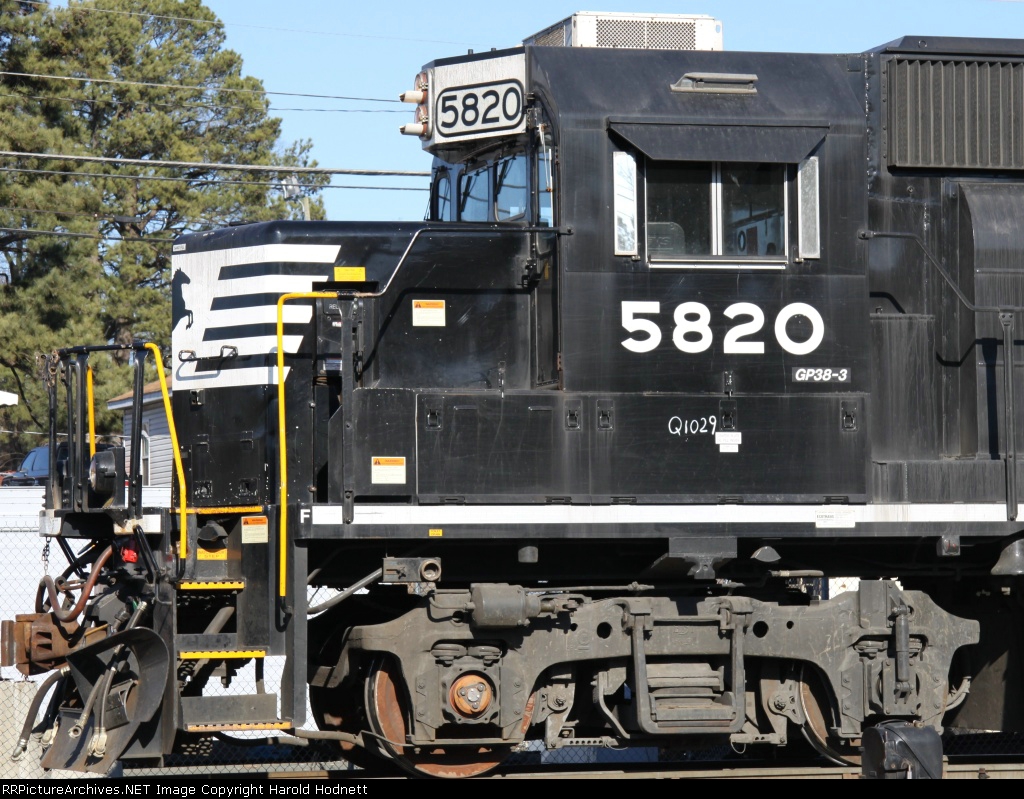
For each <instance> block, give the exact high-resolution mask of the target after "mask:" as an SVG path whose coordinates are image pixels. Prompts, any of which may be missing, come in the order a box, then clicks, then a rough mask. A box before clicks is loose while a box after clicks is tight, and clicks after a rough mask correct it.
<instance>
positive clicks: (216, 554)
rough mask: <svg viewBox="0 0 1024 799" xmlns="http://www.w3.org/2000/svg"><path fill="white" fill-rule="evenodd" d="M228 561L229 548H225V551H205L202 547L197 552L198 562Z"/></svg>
mask: <svg viewBox="0 0 1024 799" xmlns="http://www.w3.org/2000/svg"><path fill="white" fill-rule="evenodd" d="M227 559H228V549H227V547H224V548H223V549H203V548H202V547H199V549H197V550H196V560H227Z"/></svg>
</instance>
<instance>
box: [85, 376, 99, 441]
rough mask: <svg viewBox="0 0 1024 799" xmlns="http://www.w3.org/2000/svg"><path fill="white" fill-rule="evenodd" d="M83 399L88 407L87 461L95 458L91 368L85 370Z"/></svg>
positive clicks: (94, 419) (94, 413) (94, 421)
mask: <svg viewBox="0 0 1024 799" xmlns="http://www.w3.org/2000/svg"><path fill="white" fill-rule="evenodd" d="M85 397H86V402H87V403H88V405H89V460H92V459H93V458H95V457H96V408H95V407H93V393H92V367H91V366H88V367H86V369H85Z"/></svg>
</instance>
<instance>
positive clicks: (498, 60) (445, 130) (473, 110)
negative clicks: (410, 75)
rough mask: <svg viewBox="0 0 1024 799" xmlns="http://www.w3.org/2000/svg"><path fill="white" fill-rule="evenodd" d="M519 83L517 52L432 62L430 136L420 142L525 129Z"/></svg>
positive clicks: (521, 66)
mask: <svg viewBox="0 0 1024 799" xmlns="http://www.w3.org/2000/svg"><path fill="white" fill-rule="evenodd" d="M525 86H526V59H525V56H523V54H522V53H516V54H515V55H501V56H494V57H480V56H471V57H470V58H469V59H468V60H465V61H461V60H460V61H455V62H454V63H448V64H441V65H438V66H435V67H434V68H433V70H432V71H431V73H430V93H431V96H432V97H433V107H432V108H431V120H430V121H431V125H430V131H431V138H430V141H429V142H425V143H424V146H426V147H428V148H429V147H431V146H432V145H436V144H442V143H443V144H446V145H447V144H449V143H452V142H456V141H468V140H471V139H481V138H485V137H488V136H507V135H511V134H516V133H520V132H522V131H524V130H526V90H525Z"/></svg>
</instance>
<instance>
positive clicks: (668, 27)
mask: <svg viewBox="0 0 1024 799" xmlns="http://www.w3.org/2000/svg"><path fill="white" fill-rule="evenodd" d="M523 44H524V45H532V46H534V47H613V48H614V47H621V48H631V49H635V50H721V49H722V23H721V22H720V21H719V20H717V19H715V18H714V17H709V16H707V15H706V14H614V13H605V12H594V11H580V12H577V13H576V14H573V15H572V16H571V17H566V18H565V19H563V20H562V21H561V22H557V23H555V24H554V25H552V26H550V27H548V28H545V29H544V30H542V31H540V32H539V33H535V34H534V35H533V36H529V37H527V38H526V39H524V40H523Z"/></svg>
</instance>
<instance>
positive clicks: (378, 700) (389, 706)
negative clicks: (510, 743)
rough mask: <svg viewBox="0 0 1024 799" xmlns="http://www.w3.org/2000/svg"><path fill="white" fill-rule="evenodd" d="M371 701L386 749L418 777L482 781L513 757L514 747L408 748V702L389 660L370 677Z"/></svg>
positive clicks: (526, 722)
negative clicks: (512, 750) (469, 778)
mask: <svg viewBox="0 0 1024 799" xmlns="http://www.w3.org/2000/svg"><path fill="white" fill-rule="evenodd" d="M370 680H371V681H372V686H371V688H372V691H371V694H372V701H371V702H370V703H369V705H370V707H369V708H368V709H369V711H370V713H371V714H372V715H373V717H374V721H375V722H376V726H377V727H378V733H379V734H380V735H382V736H383V737H384V738H386V739H387V741H386V742H384V747H385V748H386V749H388V750H390V753H391V754H392V756H393V757H394V759H395V762H397V763H399V764H400V765H402V767H403V768H405V769H406V770H409V771H412V772H413V773H416V774H421V775H427V776H430V777H441V778H449V779H452V778H464V777H479V776H480V775H481V774H486V773H487V772H489V771H493V770H494V769H495V768H497V767H498V766H500V765H501V764H502V763H503V762H504V761H505V759H506V758H507V757H508V756H509V754H510V753H511V747H505V746H502V747H495V746H490V745H488V746H484V745H480V744H472V743H467V744H466V745H465V746H454V747H451V746H448V747H444V746H435V747H431V746H422V747H412V746H410V745H408V744H406V736H407V734H408V728H407V726H406V712H407V708H408V702H407V700H406V698H405V692H404V690H402V689H401V688H400V687H399V686H400V683H401V677H400V676H399V671H398V667H397V666H396V665H395V664H394V662H393V661H391V660H390V659H386V660H385V661H384V662H383V663H381V664H380V665H379V667H378V668H377V669H376V671H375V672H374V673H373V674H372V675H371V677H370ZM533 708H534V699H533V697H530V700H529V701H528V702H527V704H526V710H525V712H524V713H523V725H522V727H521V730H522V731H523V732H524V733H525V731H526V729H527V728H528V727H529V726H530V718H531V717H532V716H533Z"/></svg>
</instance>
